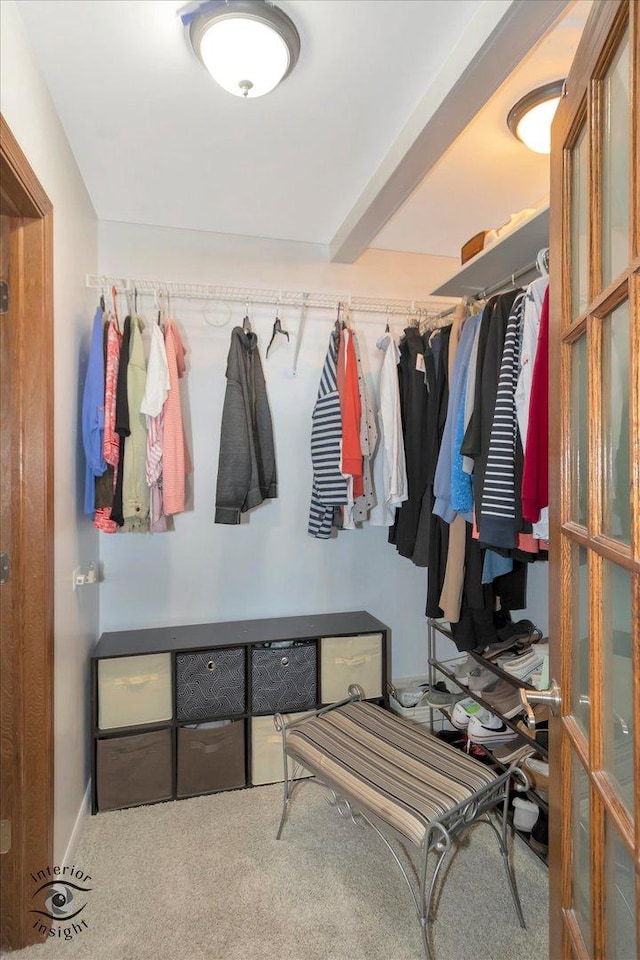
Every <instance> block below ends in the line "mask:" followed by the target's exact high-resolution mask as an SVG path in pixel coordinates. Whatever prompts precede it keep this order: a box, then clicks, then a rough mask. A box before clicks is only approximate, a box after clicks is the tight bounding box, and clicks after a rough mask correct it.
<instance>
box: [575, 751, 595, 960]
mask: <svg viewBox="0 0 640 960" xmlns="http://www.w3.org/2000/svg"><path fill="white" fill-rule="evenodd" d="M572 781H573V782H572V788H573V789H572V801H573V802H572V808H573V811H572V812H573V817H572V825H571V827H572V833H573V857H572V868H573V910H574V911H575V914H576V917H577V920H578V925H579V926H580V931H581V933H582V936H583V939H584V942H585V943H586V945H587V947H588V949H589V952H590V953H591V826H590V824H591V816H590V812H589V807H590V800H589V778H588V777H587V774H586V773H585V770H584V768H583V766H582V764H581V763H580V761H579V760H578V758H577V757H575V756H574V758H573V776H572Z"/></svg>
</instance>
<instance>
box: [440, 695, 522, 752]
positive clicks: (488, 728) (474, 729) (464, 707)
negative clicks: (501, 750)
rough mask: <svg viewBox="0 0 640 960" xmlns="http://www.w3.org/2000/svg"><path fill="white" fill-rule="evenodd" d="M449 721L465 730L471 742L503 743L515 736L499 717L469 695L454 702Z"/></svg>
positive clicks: (513, 738)
mask: <svg viewBox="0 0 640 960" xmlns="http://www.w3.org/2000/svg"><path fill="white" fill-rule="evenodd" d="M451 723H452V724H453V725H454V727H456V728H457V729H458V730H466V731H467V737H468V738H469V740H471V741H472V743H479V744H489V743H504V742H505V741H507V740H515V739H516V737H517V734H516V733H515V731H514V730H511V728H510V727H508V726H507V725H506V723H504V721H503V720H502V718H501V717H497V716H495V715H494V714H493V713H490V712H489V711H488V710H485V709H484V707H481V706H480V704H479V703H476V701H475V700H473V699H472V698H471V697H468V698H467V699H466V700H459V701H458V703H456V705H455V707H454V708H453V712H452V714H451Z"/></svg>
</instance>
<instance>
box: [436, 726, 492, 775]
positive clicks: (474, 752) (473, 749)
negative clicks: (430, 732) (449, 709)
mask: <svg viewBox="0 0 640 960" xmlns="http://www.w3.org/2000/svg"><path fill="white" fill-rule="evenodd" d="M436 737H438V738H439V739H440V740H444V741H445V742H446V743H448V744H450V745H451V746H452V747H455V748H456V750H462V752H463V753H466V754H467V756H469V757H473V758H474V759H475V760H479V761H480V763H485V764H487V765H488V766H492V765H493V759H492V757H491V756H490V755H489V754H488V753H487V751H486V750H485V749H484V748H483V747H481V746H480V744H478V743H472V742H471V740H469V738H468V737H467V735H466V733H463V732H462V731H460V730H439V731H438V733H436Z"/></svg>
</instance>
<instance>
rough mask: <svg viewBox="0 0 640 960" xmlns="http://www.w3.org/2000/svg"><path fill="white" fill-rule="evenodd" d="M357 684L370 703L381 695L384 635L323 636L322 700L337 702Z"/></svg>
mask: <svg viewBox="0 0 640 960" xmlns="http://www.w3.org/2000/svg"><path fill="white" fill-rule="evenodd" d="M351 683H357V684H358V685H359V686H360V687H362V689H363V690H364V696H365V698H366V699H368V700H373V699H376V698H377V697H381V696H382V634H381V633H369V634H364V635H362V636H359V637H323V639H322V640H321V641H320V697H321V699H322V703H336V701H337V700H344V699H345V698H346V697H348V696H349V684H351Z"/></svg>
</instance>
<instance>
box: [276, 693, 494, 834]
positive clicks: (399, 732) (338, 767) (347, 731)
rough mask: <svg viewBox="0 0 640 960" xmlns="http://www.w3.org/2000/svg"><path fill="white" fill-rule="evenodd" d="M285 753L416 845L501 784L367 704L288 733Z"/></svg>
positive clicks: (415, 729) (446, 747) (486, 771)
mask: <svg viewBox="0 0 640 960" xmlns="http://www.w3.org/2000/svg"><path fill="white" fill-rule="evenodd" d="M287 751H288V752H291V753H293V754H294V755H295V756H296V757H297V758H298V759H300V760H301V761H302V762H303V763H304V764H305V765H306V766H308V767H309V769H311V770H312V771H313V772H314V773H316V774H318V776H319V777H320V778H321V779H323V780H325V781H326V782H328V783H329V784H330V785H331V786H332V787H335V790H336V793H338V794H339V795H341V796H344V797H346V798H347V799H348V800H349V801H350V802H352V804H353V806H354V808H355V809H361V810H363V812H369V813H372V814H374V815H375V816H376V817H378V818H379V819H380V820H382V821H384V822H385V823H388V824H389V825H390V826H392V827H394V828H395V829H396V830H398V831H399V832H400V833H401V834H402V835H403V836H404V837H406V839H407V840H410V841H411V842H412V843H415V844H417V845H420V844H421V843H422V841H423V840H424V837H425V833H426V830H427V826H428V824H429V822H430V821H431V820H434V819H435V818H436V817H439V816H441V815H442V814H443V813H445V812H446V811H447V810H450V809H451V807H454V806H455V805H456V804H458V803H462V802H463V801H464V800H466V799H468V798H469V797H470V796H471V795H472V794H473V793H475V792H476V791H477V790H480V789H482V788H483V787H486V786H488V785H490V784H491V783H493V781H494V780H495V779H496V775H495V774H494V773H493V771H491V770H490V769H489V768H488V767H486V766H485V765H484V764H482V763H479V761H477V760H474V759H473V757H468V756H467V755H466V754H464V753H462V752H461V751H459V750H456V748H455V747H452V746H450V745H449V744H448V743H444V742H443V741H442V740H439V739H438V738H437V737H434V736H432V735H431V734H430V733H427V732H426V731H423V730H422V729H421V728H420V727H418V726H416V725H415V724H412V723H410V722H409V721H407V720H403V719H402V718H401V717H397V716H394V715H393V714H391V713H388V712H387V711H386V710H383V709H382V707H378V706H375V705H373V704H370V703H364V702H355V703H350V704H347V705H346V706H344V707H338V708H337V709H335V710H331V711H329V712H327V713H326V714H324V715H323V716H321V717H310V718H309V719H308V720H305V721H304V722H303V723H302V724H301V725H300V726H299V727H294V728H293V729H292V730H290V731H289V732H288V733H287Z"/></svg>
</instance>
